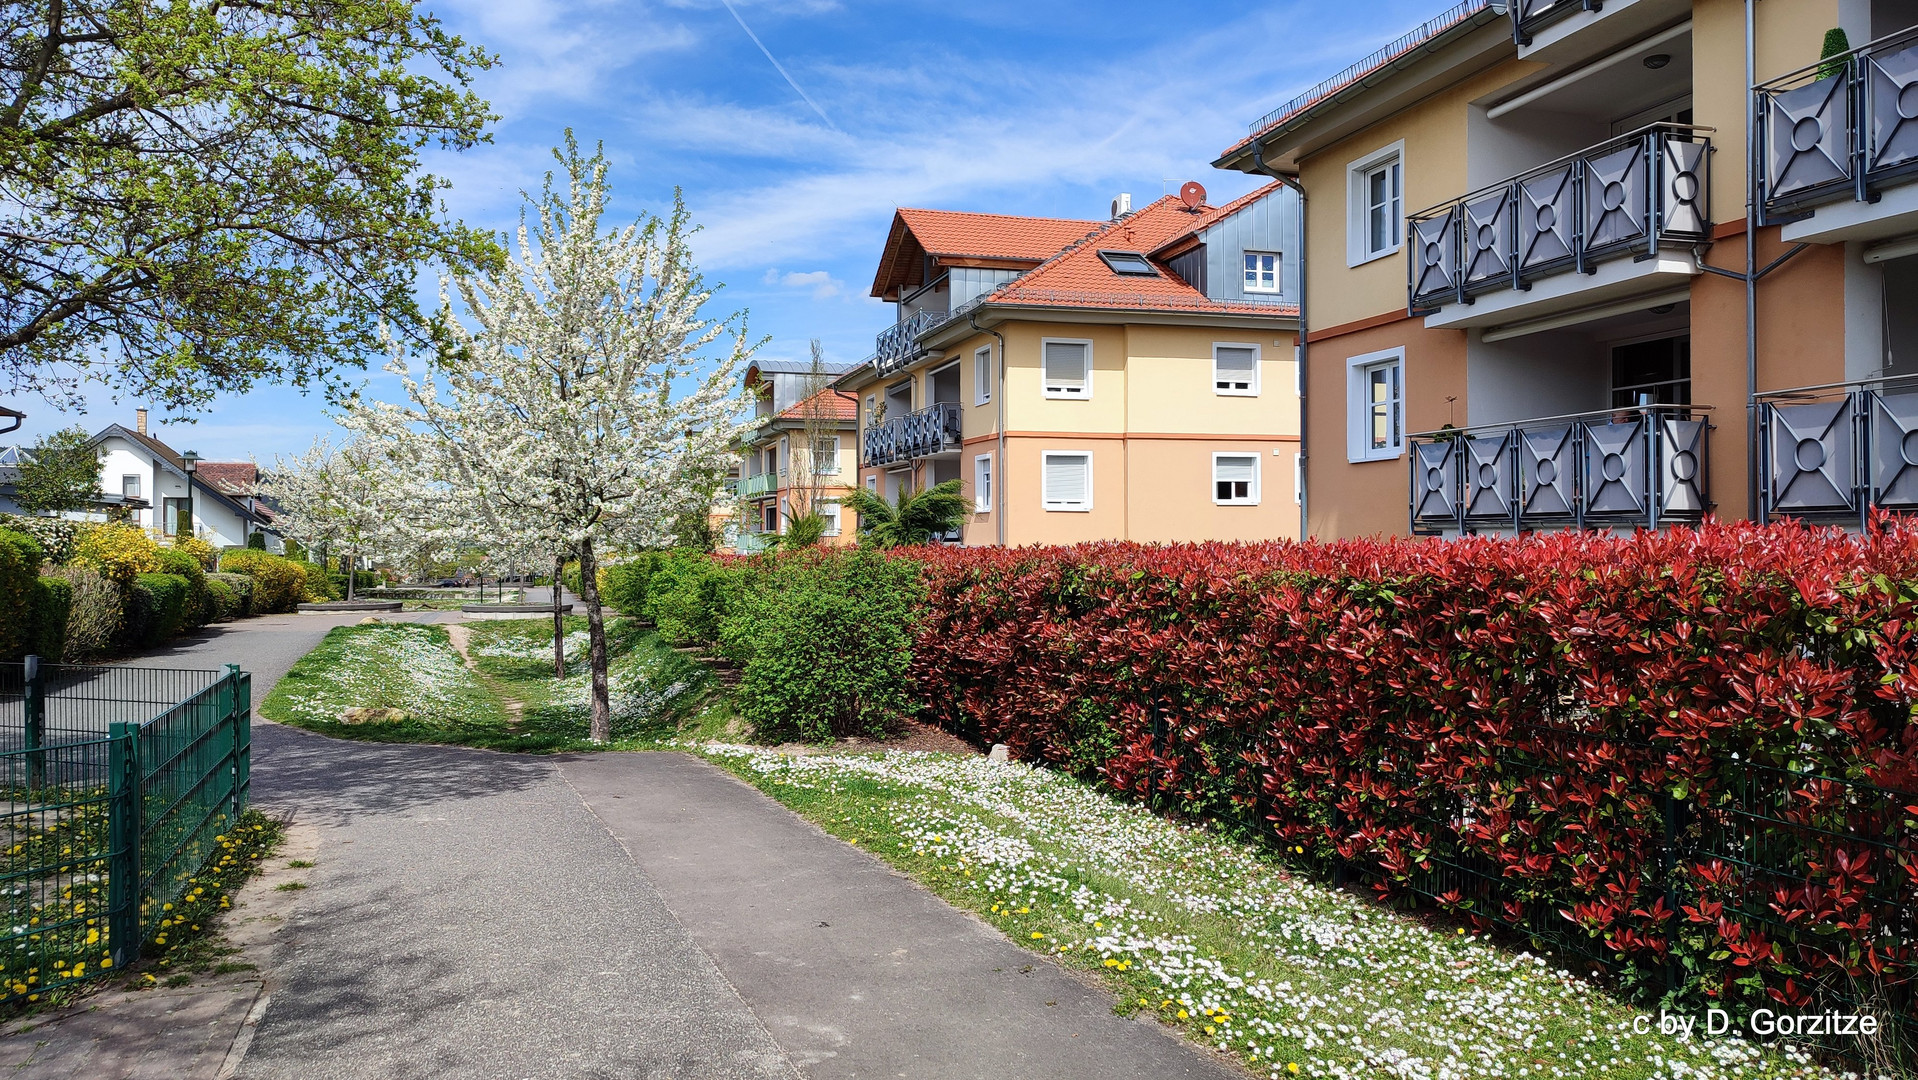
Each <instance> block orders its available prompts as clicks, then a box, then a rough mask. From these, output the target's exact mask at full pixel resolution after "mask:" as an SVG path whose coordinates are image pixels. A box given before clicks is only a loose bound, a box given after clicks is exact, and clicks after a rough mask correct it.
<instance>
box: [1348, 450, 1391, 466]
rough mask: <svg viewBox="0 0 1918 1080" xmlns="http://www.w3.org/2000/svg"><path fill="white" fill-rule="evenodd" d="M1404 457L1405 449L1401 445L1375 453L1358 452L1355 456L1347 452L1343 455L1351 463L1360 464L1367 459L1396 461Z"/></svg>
mask: <svg viewBox="0 0 1918 1080" xmlns="http://www.w3.org/2000/svg"><path fill="white" fill-rule="evenodd" d="M1404 457H1405V449H1404V448H1403V447H1400V448H1399V449H1397V450H1391V451H1386V450H1380V451H1377V452H1376V453H1370V454H1360V455H1359V456H1357V457H1353V456H1352V455H1351V454H1347V455H1346V456H1345V460H1346V461H1347V462H1349V463H1351V464H1353V465H1360V464H1363V463H1365V462H1368V461H1398V460H1401V459H1402V458H1404Z"/></svg>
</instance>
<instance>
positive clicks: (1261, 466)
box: [1212, 450, 1265, 506]
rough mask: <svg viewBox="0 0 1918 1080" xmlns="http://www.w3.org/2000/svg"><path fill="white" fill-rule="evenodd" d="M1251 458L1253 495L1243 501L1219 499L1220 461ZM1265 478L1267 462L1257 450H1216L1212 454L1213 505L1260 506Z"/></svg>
mask: <svg viewBox="0 0 1918 1080" xmlns="http://www.w3.org/2000/svg"><path fill="white" fill-rule="evenodd" d="M1220 458H1251V459H1252V488H1251V494H1250V495H1249V496H1248V497H1246V498H1243V499H1221V498H1219V459H1220ZM1264 478H1265V462H1264V459H1263V458H1262V457H1261V456H1260V454H1259V451H1257V450H1215V451H1213V454H1212V505H1214V506H1257V505H1259V493H1260V490H1259V489H1260V488H1261V487H1262V486H1263V484H1262V483H1261V481H1263V480H1264Z"/></svg>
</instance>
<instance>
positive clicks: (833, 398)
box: [731, 360, 859, 554]
mask: <svg viewBox="0 0 1918 1080" xmlns="http://www.w3.org/2000/svg"><path fill="white" fill-rule="evenodd" d="M849 366H850V365H847V364H843V363H842V364H826V365H824V366H822V367H821V368H819V369H815V368H814V367H813V365H812V363H811V362H810V361H803V360H755V361H754V362H753V363H752V364H751V365H750V366H748V367H747V368H746V374H745V375H744V377H743V382H744V388H745V392H746V396H747V397H748V398H750V399H751V400H752V403H753V419H752V421H751V423H750V424H748V426H747V427H746V429H745V430H744V431H743V432H742V433H741V434H740V436H739V438H738V440H737V441H736V442H735V444H734V446H733V449H734V450H735V452H737V453H738V454H739V459H740V464H739V478H738V480H737V481H735V483H734V488H733V491H734V494H736V495H737V496H738V500H739V501H738V510H737V512H736V514H735V517H734V521H733V522H732V523H731V524H732V528H733V530H734V533H733V541H732V544H731V547H732V548H733V550H735V551H737V552H739V553H741V554H750V553H752V552H756V551H763V550H765V548H766V546H767V540H768V538H769V537H772V536H776V535H781V534H784V533H785V531H786V528H787V526H789V525H791V524H792V522H793V520H794V519H795V518H800V517H804V516H806V515H807V514H809V513H810V514H818V515H819V516H820V517H823V518H825V519H826V537H825V540H824V541H823V542H824V543H825V544H828V545H832V546H838V545H843V544H850V543H852V542H853V538H854V534H855V531H856V530H857V528H858V524H859V521H858V516H857V515H856V514H855V513H854V512H853V511H852V510H851V509H849V508H845V507H842V506H840V505H839V502H838V498H839V496H841V495H844V494H845V493H846V492H847V491H849V490H850V489H851V483H852V477H853V476H854V475H855V474H856V473H857V471H858V463H859V457H858V451H857V450H856V449H855V445H854V433H855V425H854V418H853V412H854V407H855V406H854V402H853V399H852V396H851V395H849V394H845V393H841V392H838V391H835V390H833V389H831V388H830V387H829V386H828V385H826V384H827V383H828V382H829V381H830V380H831V379H832V378H834V377H836V376H839V375H841V374H844V373H845V371H846V370H847V369H848V367H849Z"/></svg>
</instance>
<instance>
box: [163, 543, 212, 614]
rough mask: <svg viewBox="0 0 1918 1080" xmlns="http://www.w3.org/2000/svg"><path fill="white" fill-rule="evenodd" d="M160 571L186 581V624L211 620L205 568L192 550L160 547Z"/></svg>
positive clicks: (209, 594)
mask: <svg viewBox="0 0 1918 1080" xmlns="http://www.w3.org/2000/svg"><path fill="white" fill-rule="evenodd" d="M159 560H160V572H161V573H162V574H174V575H177V576H178V577H180V578H182V579H184V580H185V581H186V611H185V619H186V623H185V625H187V626H201V625H204V624H206V623H209V622H212V621H213V597H212V594H211V593H209V592H208V591H207V587H206V568H205V565H204V564H203V563H201V561H200V559H199V557H198V556H196V555H195V554H194V553H193V552H191V551H188V550H184V549H181V548H161V549H160V551H159Z"/></svg>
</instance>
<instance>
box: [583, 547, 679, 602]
mask: <svg viewBox="0 0 1918 1080" xmlns="http://www.w3.org/2000/svg"><path fill="white" fill-rule="evenodd" d="M666 558H667V556H666V555H664V554H662V553H660V552H657V551H643V552H640V553H639V554H638V555H634V556H633V557H631V558H629V559H624V560H622V561H620V562H616V563H613V564H612V565H610V566H603V567H600V571H599V599H600V602H601V603H603V604H605V605H606V606H607V607H610V608H612V609H613V610H615V611H618V612H621V613H623V614H626V615H639V616H643V615H646V614H647V610H646V602H647V600H648V599H649V598H650V595H651V592H652V583H653V577H654V576H655V575H656V574H658V572H659V567H660V564H662V563H663V562H665V561H666Z"/></svg>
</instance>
